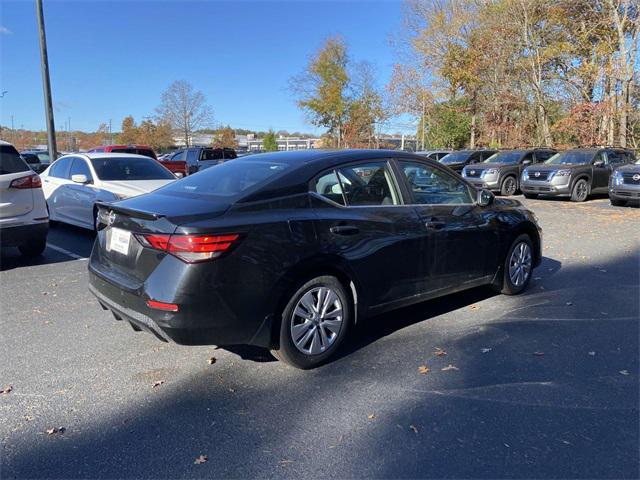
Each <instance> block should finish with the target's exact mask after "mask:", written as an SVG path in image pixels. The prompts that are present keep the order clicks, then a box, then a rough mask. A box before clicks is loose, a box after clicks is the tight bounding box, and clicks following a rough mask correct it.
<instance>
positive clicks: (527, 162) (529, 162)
mask: <svg viewBox="0 0 640 480" xmlns="http://www.w3.org/2000/svg"><path fill="white" fill-rule="evenodd" d="M532 163H533V162H532V161H531V159H530V158H526V159H524V160H523V161H522V164H523V165H531V164H532Z"/></svg>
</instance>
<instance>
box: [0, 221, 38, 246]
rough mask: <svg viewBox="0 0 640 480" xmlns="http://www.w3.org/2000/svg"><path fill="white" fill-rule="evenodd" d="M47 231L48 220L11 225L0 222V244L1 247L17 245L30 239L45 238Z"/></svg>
mask: <svg viewBox="0 0 640 480" xmlns="http://www.w3.org/2000/svg"><path fill="white" fill-rule="evenodd" d="M48 232H49V222H48V221H47V222H40V223H30V224H26V225H14V226H11V227H3V226H2V224H1V223H0V244H1V245H2V246H3V247H18V246H20V245H23V244H25V243H27V242H29V241H32V240H40V239H42V240H46V238H47V233H48Z"/></svg>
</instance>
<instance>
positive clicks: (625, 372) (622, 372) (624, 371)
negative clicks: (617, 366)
mask: <svg viewBox="0 0 640 480" xmlns="http://www.w3.org/2000/svg"><path fill="white" fill-rule="evenodd" d="M618 373H619V374H620V375H629V372H628V371H627V370H620V371H619V372H618Z"/></svg>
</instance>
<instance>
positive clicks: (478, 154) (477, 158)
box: [469, 152, 482, 163]
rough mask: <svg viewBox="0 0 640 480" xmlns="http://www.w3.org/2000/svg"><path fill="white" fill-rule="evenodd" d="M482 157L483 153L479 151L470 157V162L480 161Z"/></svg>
mask: <svg viewBox="0 0 640 480" xmlns="http://www.w3.org/2000/svg"><path fill="white" fill-rule="evenodd" d="M481 158H482V154H481V153H479V152H476V153H474V154H472V155H471V157H470V158H469V163H478V162H479V161H480V159H481Z"/></svg>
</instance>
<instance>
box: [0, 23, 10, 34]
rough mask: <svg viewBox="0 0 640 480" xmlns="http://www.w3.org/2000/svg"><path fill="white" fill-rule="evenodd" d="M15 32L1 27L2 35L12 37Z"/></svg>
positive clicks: (0, 32)
mask: <svg viewBox="0 0 640 480" xmlns="http://www.w3.org/2000/svg"><path fill="white" fill-rule="evenodd" d="M12 33H13V32H12V31H11V30H9V29H8V28H7V27H3V26H2V25H0V35H11V34H12Z"/></svg>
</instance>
